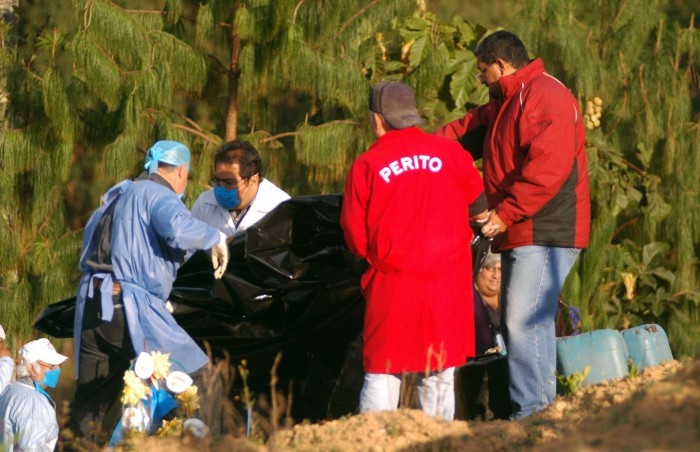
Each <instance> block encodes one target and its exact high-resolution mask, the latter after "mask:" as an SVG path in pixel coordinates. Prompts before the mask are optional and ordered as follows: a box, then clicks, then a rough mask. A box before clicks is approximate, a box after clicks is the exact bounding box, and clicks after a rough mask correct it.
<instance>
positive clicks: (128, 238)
mask: <svg viewBox="0 0 700 452" xmlns="http://www.w3.org/2000/svg"><path fill="white" fill-rule="evenodd" d="M145 168H146V171H145V172H144V173H143V174H142V175H141V176H140V177H138V178H137V179H136V180H134V181H131V180H125V181H122V182H120V183H118V184H117V185H115V186H114V187H112V188H111V189H110V190H109V191H108V192H107V193H106V194H105V195H104V196H103V197H102V204H101V206H100V207H99V208H98V209H97V210H96V211H95V212H94V213H93V214H92V216H91V217H90V219H89V221H88V223H87V225H86V227H85V234H84V237H83V248H82V253H81V257H80V270H81V271H82V272H83V277H82V279H81V281H80V286H79V289H78V295H77V302H76V311H75V329H74V341H75V356H76V357H78V359H76V375H77V378H78V382H77V388H76V393H75V399H74V400H73V403H72V404H71V413H70V418H69V421H68V427H69V428H70V429H71V430H72V431H73V432H74V433H75V434H77V435H78V436H84V437H93V435H94V434H95V433H96V432H97V430H99V424H100V423H101V422H102V420H103V417H104V414H105V412H106V411H107V410H108V408H109V407H110V406H111V405H112V404H113V403H114V401H115V400H116V399H117V398H118V396H119V394H120V391H121V390H122V387H123V375H124V372H125V371H126V370H127V369H128V368H129V365H130V360H131V359H133V358H134V357H136V356H137V355H138V354H139V353H140V352H144V351H145V352H150V351H154V350H157V351H160V352H162V353H170V359H171V361H172V362H173V363H175V366H176V367H179V368H178V369H173V370H181V371H184V372H187V373H190V374H192V376H193V379H195V383H196V382H197V380H198V377H201V369H202V368H203V367H204V366H205V364H207V362H208V357H207V355H206V354H205V353H204V352H203V351H202V350H201V349H200V348H199V346H197V344H196V343H195V342H194V341H193V340H192V338H191V337H190V336H189V335H188V334H187V333H186V332H185V331H184V330H183V329H182V328H181V327H180V326H178V325H177V323H176V322H175V320H174V318H173V317H172V315H171V314H170V312H168V310H167V309H166V300H167V298H168V296H169V295H170V291H171V289H172V284H173V281H174V280H175V276H176V273H177V269H178V267H179V265H180V262H181V260H182V258H183V256H184V254H185V252H187V251H196V250H210V255H211V258H212V264H213V267H214V272H213V277H214V278H217V279H218V278H221V276H222V275H223V274H224V271H225V270H226V266H227V263H228V247H227V245H226V236H225V235H224V234H223V233H222V232H220V231H219V230H218V229H216V228H213V227H211V226H209V225H207V224H206V223H204V222H202V221H200V220H197V219H196V218H194V217H193V216H192V214H191V213H190V211H189V210H188V209H187V207H185V205H184V204H183V203H182V201H181V199H180V198H181V197H182V195H183V194H184V192H185V188H186V186H187V177H188V174H189V169H190V152H189V149H187V147H186V146H185V145H184V144H182V143H178V142H176V141H158V142H157V143H155V144H154V145H153V146H152V147H151V148H150V149H149V150H148V153H147V156H146V164H145Z"/></svg>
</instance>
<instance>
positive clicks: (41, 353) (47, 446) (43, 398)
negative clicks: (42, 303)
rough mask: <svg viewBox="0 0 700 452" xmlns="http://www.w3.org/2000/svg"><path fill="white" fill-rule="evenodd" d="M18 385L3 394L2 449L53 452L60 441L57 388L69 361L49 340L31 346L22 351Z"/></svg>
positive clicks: (0, 407) (0, 404) (0, 413)
mask: <svg viewBox="0 0 700 452" xmlns="http://www.w3.org/2000/svg"><path fill="white" fill-rule="evenodd" d="M19 354H20V356H21V357H22V364H21V365H19V366H18V367H17V381H15V382H14V383H12V384H11V385H9V386H8V387H7V388H5V390H4V391H3V392H2V394H0V422H1V424H0V446H1V447H2V448H3V450H6V451H12V450H14V449H15V448H16V449H18V450H23V451H26V450H32V451H53V450H54V447H55V446H56V441H57V440H58V422H57V421H56V404H55V403H54V401H53V400H52V399H51V397H50V396H49V394H48V393H47V392H46V388H55V387H56V384H57V383H58V377H59V375H60V374H61V369H60V367H59V366H60V365H61V364H62V363H63V362H64V361H65V360H67V359H68V357H66V356H63V355H61V354H60V353H58V352H57V351H56V349H54V347H53V345H51V342H49V340H48V339H37V340H35V341H31V342H27V343H26V344H25V345H24V347H22V348H21V349H20V351H19Z"/></svg>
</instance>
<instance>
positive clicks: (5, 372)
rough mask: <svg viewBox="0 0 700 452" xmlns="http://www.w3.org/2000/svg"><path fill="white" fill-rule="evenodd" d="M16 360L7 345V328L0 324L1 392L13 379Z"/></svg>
mask: <svg viewBox="0 0 700 452" xmlns="http://www.w3.org/2000/svg"><path fill="white" fill-rule="evenodd" d="M14 370H15V362H14V360H13V359H12V353H10V350H9V349H8V348H7V345H5V329H4V328H3V327H2V325H0V394H2V391H3V390H4V389H5V388H6V387H7V385H9V384H10V381H12V373H13V371H14Z"/></svg>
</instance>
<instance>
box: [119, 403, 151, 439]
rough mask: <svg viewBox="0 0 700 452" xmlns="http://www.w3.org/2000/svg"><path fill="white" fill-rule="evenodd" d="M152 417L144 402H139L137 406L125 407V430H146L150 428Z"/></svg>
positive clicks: (123, 422) (123, 417)
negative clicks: (149, 415)
mask: <svg viewBox="0 0 700 452" xmlns="http://www.w3.org/2000/svg"><path fill="white" fill-rule="evenodd" d="M149 423H150V418H149V417H148V413H146V408H145V407H144V406H143V403H138V404H137V405H136V406H129V407H126V408H124V414H123V415H122V428H123V429H124V430H138V431H140V432H144V431H146V430H147V429H148V424H149Z"/></svg>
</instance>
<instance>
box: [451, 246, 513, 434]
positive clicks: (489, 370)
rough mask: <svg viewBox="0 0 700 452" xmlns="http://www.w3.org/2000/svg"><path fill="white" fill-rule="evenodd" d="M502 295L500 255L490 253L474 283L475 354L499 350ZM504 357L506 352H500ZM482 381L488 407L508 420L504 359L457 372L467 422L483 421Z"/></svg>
mask: <svg viewBox="0 0 700 452" xmlns="http://www.w3.org/2000/svg"><path fill="white" fill-rule="evenodd" d="M500 291H501V255H500V254H493V253H491V252H489V253H488V254H487V255H486V257H485V258H484V261H483V263H482V264H481V268H480V269H479V271H478V273H477V275H476V278H475V279H474V293H473V294H474V327H475V331H476V354H477V355H482V354H484V353H487V352H488V351H490V350H492V349H494V347H497V346H499V344H497V343H496V342H497V341H496V340H495V339H494V338H495V337H496V335H498V334H500V326H501V320H500V313H501V311H500V309H499V293H500ZM500 352H501V354H503V355H505V353H506V350H500ZM484 377H486V380H487V384H488V407H489V409H490V410H491V412H492V413H493V417H494V418H495V419H508V418H509V417H510V414H511V412H512V410H513V407H512V404H511V402H510V395H509V393H508V363H507V361H506V358H505V356H501V357H494V358H492V359H488V360H486V361H485V362H484V363H483V364H482V363H478V364H477V363H474V364H471V365H467V366H464V367H463V368H462V369H461V371H460V381H461V389H462V394H463V395H464V400H465V402H466V408H467V414H468V419H470V420H471V419H476V418H481V419H482V420H483V419H486V407H485V406H484V405H482V404H481V403H479V396H480V393H481V390H482V386H483V382H484Z"/></svg>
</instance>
